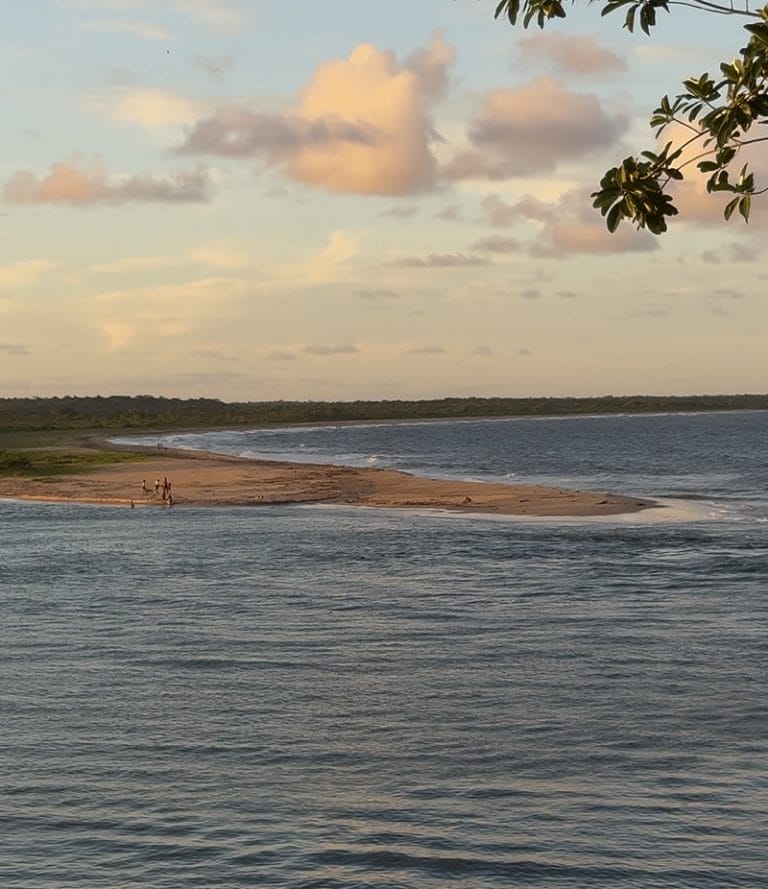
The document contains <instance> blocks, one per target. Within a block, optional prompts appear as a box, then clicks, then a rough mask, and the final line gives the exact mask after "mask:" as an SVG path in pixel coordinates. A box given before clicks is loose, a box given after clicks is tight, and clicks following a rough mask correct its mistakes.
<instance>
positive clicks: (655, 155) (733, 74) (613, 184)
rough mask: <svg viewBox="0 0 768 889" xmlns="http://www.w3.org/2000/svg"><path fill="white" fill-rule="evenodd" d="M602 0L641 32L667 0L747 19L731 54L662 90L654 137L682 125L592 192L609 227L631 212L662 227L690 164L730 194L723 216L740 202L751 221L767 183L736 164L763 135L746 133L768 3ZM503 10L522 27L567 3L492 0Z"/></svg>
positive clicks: (655, 228) (755, 118) (761, 120)
mask: <svg viewBox="0 0 768 889" xmlns="http://www.w3.org/2000/svg"><path fill="white" fill-rule="evenodd" d="M600 6H601V7H602V11H601V15H608V14H609V13H611V12H615V11H616V10H622V11H623V12H625V13H626V15H625V18H624V27H625V28H627V29H628V30H629V31H634V29H635V25H636V24H639V25H640V29H641V30H642V31H643V32H645V34H650V30H651V28H652V27H654V26H655V25H656V23H657V22H656V14H657V12H658V11H659V10H663V11H664V12H669V11H670V7H671V6H688V7H692V8H694V9H697V10H698V11H700V12H706V13H710V14H716V15H727V16H746V17H747V18H749V19H751V22H750V24H748V25H744V30H745V31H746V32H747V37H748V42H747V44H746V46H744V47H742V48H741V49H739V51H738V52H739V55H738V56H737V57H736V58H734V59H733V60H731V61H729V62H721V63H720V64H719V66H718V73H717V74H716V75H715V76H713V77H710V75H709V74H708V73H704V74H701V75H700V76H698V77H689V78H687V79H686V80H685V81H683V86H684V87H685V91H684V92H682V93H680V94H679V95H677V96H676V97H675V98H674V99H671V100H670V98H669V97H668V96H664V97H663V98H662V99H661V101H660V103H659V107H658V108H656V109H655V110H654V112H653V115H652V116H651V120H650V125H651V127H652V128H653V129H654V130H655V136H656V137H657V138H658V137H659V136H660V135H661V133H662V132H664V130H665V129H666V128H667V127H669V126H670V124H677V125H679V133H674V134H673V139H672V140H671V141H669V142H667V143H666V145H664V147H663V148H661V149H659V148H655V150H653V151H643V152H641V154H640V157H627V158H625V159H624V160H623V161H622V163H621V164H619V166H617V167H614V168H613V169H611V170H608V172H607V173H606V174H605V175H604V176H603V179H602V181H601V182H600V189H599V190H598V191H596V192H594V193H593V194H592V197H593V198H594V204H593V206H594V207H596V208H597V209H599V210H600V212H601V213H602V214H603V216H605V219H606V224H607V226H608V229H609V230H610V231H612V232H613V231H615V230H616V229H617V228H618V226H619V223H620V222H621V221H622V220H623V219H628V220H631V221H632V222H634V223H635V225H636V226H637V228H647V229H648V231H650V232H652V233H653V234H655V235H659V234H662V233H663V232H665V231H666V230H667V218H668V217H670V216H676V215H677V208H676V207H675V206H674V204H673V203H672V198H671V197H670V195H669V194H668V193H667V188H668V186H669V185H670V183H671V182H674V181H677V180H680V179H683V178H684V176H685V173H684V172H683V171H684V169H685V168H686V167H688V166H690V165H691V164H696V167H697V168H698V169H699V171H700V172H702V173H705V174H707V191H708V192H710V193H711V192H725V193H727V194H731V195H732V197H731V199H730V200H729V201H728V203H727V204H726V205H725V209H724V211H723V214H724V216H725V218H726V219H730V218H731V216H732V215H733V214H734V212H735V211H736V210H738V211H739V214H740V215H741V216H742V217H743V218H744V220H745V221H748V219H749V214H750V210H751V208H752V197H753V196H754V195H756V194H762V193H763V192H765V191H766V190H767V189H765V188H762V189H758V188H757V187H756V185H755V180H754V176H753V174H752V173H750V172H749V167H748V165H747V164H744V165H743V166H742V167H741V168H740V169H739V170H738V171H735V170H734V164H735V162H736V160H737V159H738V156H739V154H740V152H741V151H742V149H743V148H745V147H746V146H747V145H751V144H754V143H757V142H764V141H765V140H766V137H765V136H756V137H749V138H748V137H747V133H748V132H749V131H750V130H751V128H752V126H753V125H755V124H765V123H768V6H766V7H764V8H762V9H752V8H750V6H749V3H747V2H745V3H744V4H741V5H739V6H736V5H734V4H733V3H730V2H728V3H719V2H717V0H677V2H676V0H602V2H601V3H600ZM500 16H503V17H505V18H507V19H508V20H509V22H510V24H512V25H516V24H517V23H518V21H520V20H521V21H522V25H523V27H524V28H527V27H528V25H530V24H531V23H532V22H534V21H535V23H536V24H537V25H538V26H539V27H540V28H543V27H544V25H545V24H546V23H547V22H548V21H549V20H551V19H563V18H565V17H566V11H565V8H564V4H563V2H561V0H501V2H500V3H498V5H497V6H496V17H497V18H499V17H500ZM680 134H682V135H680Z"/></svg>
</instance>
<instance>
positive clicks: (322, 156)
mask: <svg viewBox="0 0 768 889" xmlns="http://www.w3.org/2000/svg"><path fill="white" fill-rule="evenodd" d="M453 59H454V51H453V50H452V49H451V48H450V47H448V46H447V44H445V42H444V41H443V39H442V38H441V37H440V36H436V37H434V38H433V39H432V40H431V41H430V43H429V44H428V45H427V46H426V47H424V48H423V49H421V50H419V51H417V53H415V54H414V56H412V57H411V59H410V60H409V61H408V62H406V64H404V65H399V64H398V62H397V60H396V58H395V56H394V54H393V53H391V52H386V51H383V50H379V49H377V48H376V47H374V46H371V45H369V44H361V45H360V46H358V47H356V48H355V49H354V50H353V52H352V53H351V55H350V56H349V58H348V59H341V60H337V61H332V62H326V63H324V64H322V65H320V66H318V68H317V70H316V71H315V74H314V76H313V78H312V80H311V81H310V83H309V84H307V86H306V87H305V88H304V89H303V90H302V91H301V93H300V94H299V96H298V98H297V101H296V103H295V105H294V108H293V109H292V110H291V111H290V112H286V113H282V114H265V113H262V112H259V111H254V110H248V109H243V108H221V109H219V110H218V111H217V112H216V113H215V114H213V115H212V116H211V117H208V118H205V119H203V120H200V121H198V122H197V123H196V124H195V125H194V126H193V127H192V128H191V129H190V130H189V132H188V134H187V137H186V139H185V141H184V143H183V145H182V146H181V149H180V150H181V151H182V152H184V153H201V154H214V155H219V156H224V157H230V158H260V159H261V160H263V161H264V163H265V164H267V165H268V166H271V167H275V168H278V169H279V170H280V171H281V172H282V173H284V174H285V175H286V176H288V178H290V179H292V180H294V181H295V182H300V183H303V184H305V185H312V186H315V187H317V188H322V189H326V190H328V191H334V192H348V193H354V194H380V195H405V194H413V193H417V192H420V191H424V190H427V189H429V188H431V187H432V185H433V184H434V180H435V172H436V162H435V158H434V156H433V154H432V151H431V148H430V145H431V143H432V141H433V140H434V139H435V138H437V137H436V134H435V131H434V127H433V125H432V120H431V111H432V104H433V103H434V102H435V101H436V100H437V99H438V98H439V97H440V96H441V95H442V93H443V92H444V90H445V88H446V84H447V77H448V68H449V66H450V65H451V64H452V62H453Z"/></svg>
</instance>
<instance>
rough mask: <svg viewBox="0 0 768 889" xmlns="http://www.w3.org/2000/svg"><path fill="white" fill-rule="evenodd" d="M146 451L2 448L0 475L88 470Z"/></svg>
mask: <svg viewBox="0 0 768 889" xmlns="http://www.w3.org/2000/svg"><path fill="white" fill-rule="evenodd" d="M146 459H147V458H146V456H145V455H143V454H131V453H126V452H123V451H77V452H69V451H57V450H45V451H43V450H24V451H7V450H6V451H2V450H0V476H9V475H23V476H46V477H47V476H51V475H71V474H73V473H78V472H88V471H89V470H92V469H98V468H99V467H101V466H110V465H113V464H115V463H140V462H141V461H142V460H146Z"/></svg>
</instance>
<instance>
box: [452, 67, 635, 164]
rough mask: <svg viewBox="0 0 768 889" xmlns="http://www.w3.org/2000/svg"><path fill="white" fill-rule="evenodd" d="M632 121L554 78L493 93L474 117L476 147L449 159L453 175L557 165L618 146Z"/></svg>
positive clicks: (471, 136) (472, 137)
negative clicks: (624, 131)
mask: <svg viewBox="0 0 768 889" xmlns="http://www.w3.org/2000/svg"><path fill="white" fill-rule="evenodd" d="M625 126H626V120H625V118H624V116H623V115H622V114H619V113H616V114H609V113H607V112H606V111H604V110H603V107H602V105H601V104H600V101H599V99H598V98H597V96H595V95H592V94H590V93H575V92H572V91H570V90H568V89H567V88H566V87H564V86H562V85H561V84H560V83H558V82H557V81H556V80H554V79H553V78H551V77H539V78H536V79H535V80H533V81H532V82H531V83H529V84H526V85H525V86H522V87H520V88H519V89H516V90H508V89H497V90H494V91H492V92H491V93H489V94H488V95H487V97H486V99H485V101H484V103H483V106H482V108H481V109H480V111H479V112H478V113H477V115H476V116H475V117H474V119H473V120H472V121H471V122H470V124H469V127H468V131H467V135H468V137H469V142H470V145H471V147H470V148H469V149H468V150H465V151H463V152H460V153H459V154H457V155H456V156H455V157H454V159H453V160H452V161H451V162H450V163H449V164H448V166H447V167H446V169H445V171H444V175H445V176H446V177H447V178H449V179H466V178H480V179H491V180H494V179H507V178H510V177H514V176H526V175H529V174H531V173H540V172H546V171H548V170H553V169H555V168H556V167H557V165H558V164H559V163H560V162H562V161H569V160H573V159H576V158H580V157H583V156H584V155H586V154H589V152H591V151H594V150H597V149H602V148H605V147H607V146H610V145H613V144H614V143H615V142H616V141H617V139H618V137H619V135H620V134H621V132H622V130H623V129H624V128H625Z"/></svg>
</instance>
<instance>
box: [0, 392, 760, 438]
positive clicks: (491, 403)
mask: <svg viewBox="0 0 768 889" xmlns="http://www.w3.org/2000/svg"><path fill="white" fill-rule="evenodd" d="M766 409H768V395H686V396H658V395H632V396H621V395H619V396H613V395H607V396H601V397H598V398H438V399H434V400H430V401H249V402H224V401H219V400H218V399H215V398H191V399H181V398H159V397H156V396H153V395H136V396H127V395H110V396H106V397H102V396H100V395H98V396H88V397H77V396H65V397H61V398H0V431H1V430H45V429H83V430H85V429H179V428H195V427H224V426H264V425H270V424H281V423H325V422H340V421H354V420H418V419H422V420H423V419H438V418H462V417H465V418H466V417H525V416H537V417H540V416H563V415H566V414H619V413H633V414H637V413H658V412H677V411H729V410H766Z"/></svg>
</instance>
